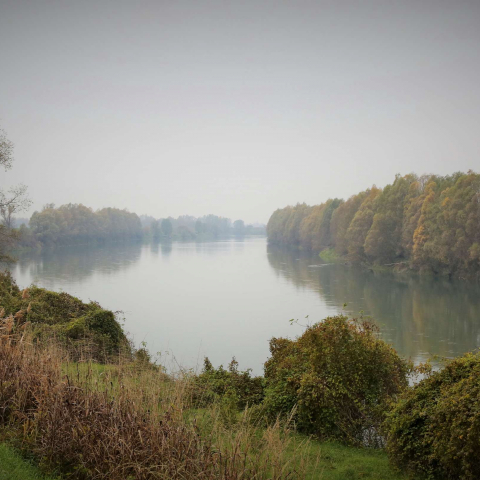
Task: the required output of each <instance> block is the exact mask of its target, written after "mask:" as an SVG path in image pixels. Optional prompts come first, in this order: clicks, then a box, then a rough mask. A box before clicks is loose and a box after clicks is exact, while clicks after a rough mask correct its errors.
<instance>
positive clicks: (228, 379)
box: [192, 358, 263, 409]
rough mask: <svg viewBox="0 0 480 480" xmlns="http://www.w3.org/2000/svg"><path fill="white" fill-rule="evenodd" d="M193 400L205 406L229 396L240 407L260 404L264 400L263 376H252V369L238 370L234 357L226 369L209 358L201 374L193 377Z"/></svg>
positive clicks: (196, 403)
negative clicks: (215, 365)
mask: <svg viewBox="0 0 480 480" xmlns="http://www.w3.org/2000/svg"><path fill="white" fill-rule="evenodd" d="M192 386H193V387H194V390H193V394H194V395H193V400H194V403H195V405H196V406H200V407H202V406H205V405H209V404H211V403H213V402H216V401H219V400H222V399H224V398H225V397H228V399H229V400H232V401H233V403H234V404H235V406H236V407H237V408H239V409H244V408H245V407H246V406H247V405H249V406H252V405H256V404H259V403H260V402H261V401H262V400H263V378H261V377H252V376H251V373H250V370H245V371H240V370H238V362H237V361H236V360H235V359H233V360H232V361H231V362H230V365H229V366H228V369H227V370H226V369H224V368H223V366H222V365H221V366H220V367H219V368H214V367H213V365H212V363H211V362H210V360H209V359H208V358H205V361H204V367H203V370H202V372H201V373H200V375H197V376H196V377H194V379H193V385H192Z"/></svg>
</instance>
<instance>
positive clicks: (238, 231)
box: [140, 215, 266, 240]
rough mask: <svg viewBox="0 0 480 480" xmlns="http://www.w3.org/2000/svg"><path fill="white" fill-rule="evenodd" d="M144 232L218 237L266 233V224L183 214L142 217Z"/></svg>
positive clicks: (186, 238) (190, 236)
mask: <svg viewBox="0 0 480 480" xmlns="http://www.w3.org/2000/svg"><path fill="white" fill-rule="evenodd" d="M140 219H141V221H142V225H143V228H144V232H145V233H146V234H148V235H151V236H152V237H153V238H160V237H162V236H173V237H174V238H179V239H182V240H189V239H193V238H197V237H218V236H222V235H265V234H266V228H265V225H245V222H244V221H243V220H235V221H234V222H233V223H232V221H231V220H230V219H229V218H225V217H218V216H216V215H205V216H203V217H200V218H197V217H192V216H191V215H182V216H180V217H178V218H173V217H168V218H164V219H159V220H156V219H155V218H153V217H150V216H146V215H142V216H141V217H140Z"/></svg>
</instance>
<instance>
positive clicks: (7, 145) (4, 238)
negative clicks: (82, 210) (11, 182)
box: [0, 129, 32, 262]
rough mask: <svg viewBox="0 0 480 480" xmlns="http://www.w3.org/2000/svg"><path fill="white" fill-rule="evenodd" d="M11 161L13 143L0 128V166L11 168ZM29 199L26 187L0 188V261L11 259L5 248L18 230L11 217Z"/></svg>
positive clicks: (12, 242) (15, 237) (24, 206)
mask: <svg viewBox="0 0 480 480" xmlns="http://www.w3.org/2000/svg"><path fill="white" fill-rule="evenodd" d="M12 163H13V143H12V142H11V141H10V140H8V138H7V136H6V134H5V132H4V131H3V130H1V129H0V167H3V168H4V169H5V171H7V170H9V169H10V168H12ZM31 203H32V202H31V201H30V200H29V199H28V197H27V187H26V186H25V185H17V186H16V187H11V188H10V189H9V190H7V191H4V190H3V189H0V216H1V219H2V223H1V224H0V261H3V262H5V261H11V260H12V258H11V257H10V256H9V255H8V254H7V249H8V248H9V247H11V246H12V245H13V244H14V243H15V241H16V239H17V238H18V232H17V231H14V229H13V227H14V224H13V218H14V215H15V214H16V213H18V212H21V211H24V210H27V209H28V208H29V207H30V205H31Z"/></svg>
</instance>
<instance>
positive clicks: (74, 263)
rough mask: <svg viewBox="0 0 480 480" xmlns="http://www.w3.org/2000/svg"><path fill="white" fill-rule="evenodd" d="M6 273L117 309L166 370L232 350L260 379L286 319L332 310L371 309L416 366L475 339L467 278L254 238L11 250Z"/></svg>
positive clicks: (292, 331) (476, 312)
mask: <svg viewBox="0 0 480 480" xmlns="http://www.w3.org/2000/svg"><path fill="white" fill-rule="evenodd" d="M13 274H14V276H15V278H16V279H17V282H18V283H19V285H20V286H21V287H25V286H27V285H29V284H31V283H36V284H37V285H39V286H42V287H46V288H48V289H52V290H56V291H59V290H64V291H66V292H68V293H71V294H73V295H76V296H78V297H79V298H81V299H82V300H87V301H88V300H96V301H98V302H99V303H100V304H101V305H102V306H103V307H105V308H108V309H112V310H123V312H124V315H125V329H126V331H128V332H130V333H131V334H132V335H133V337H134V340H135V342H136V343H137V344H139V343H140V342H142V341H146V342H147V344H148V348H149V349H150V351H151V352H152V353H154V352H161V353H162V355H161V361H162V362H164V363H165V364H166V365H167V366H169V367H171V368H175V367H176V366H178V365H181V366H182V367H187V368H197V367H198V368H200V367H201V365H202V362H203V356H204V355H207V356H208V357H209V358H210V360H211V361H212V363H213V364H214V365H219V364H223V365H225V366H226V365H227V364H228V363H229V361H230V360H231V358H232V356H235V357H236V358H237V360H238V361H239V363H240V367H241V368H252V369H253V372H254V373H255V374H262V373H263V363H264V362H265V360H266V359H267V358H268V355H269V351H268V340H269V339H270V338H272V337H274V336H276V337H285V336H288V337H292V338H293V337H295V336H296V335H299V334H301V333H302V331H303V330H304V327H302V326H301V325H290V322H289V319H291V318H295V319H298V320H299V323H300V324H302V325H305V324H307V323H309V322H310V323H313V322H316V321H319V320H321V319H323V318H325V317H326V316H328V315H335V314H338V313H341V312H342V311H343V312H346V313H348V314H350V315H359V312H361V311H363V314H364V315H372V316H373V317H374V318H375V319H376V320H377V323H378V324H379V325H380V326H381V328H382V336H383V338H385V339H386V340H387V341H388V342H391V343H392V344H393V345H394V347H395V348H396V349H397V350H398V351H399V352H400V353H401V354H402V355H404V356H407V357H411V358H412V359H414V360H415V361H416V362H419V361H424V360H426V359H427V358H429V357H430V356H432V355H441V356H446V357H454V356H458V355H461V354H462V353H464V352H466V351H470V350H473V349H475V348H478V347H479V346H480V301H479V299H478V288H477V287H476V286H475V285H474V286H473V287H472V286H470V285H468V284H467V283H466V282H462V281H445V280H442V279H438V278H426V277H413V276H401V275H393V274H388V273H382V274H380V273H375V274H374V273H372V272H368V271H366V270H362V269H360V268H355V267H350V266H346V265H326V264H323V263H322V262H321V260H320V259H319V258H318V257H316V256H311V255H301V254H299V253H297V252H293V251H285V250H278V249H273V248H269V247H267V243H266V239H265V238H259V237H245V238H229V239H224V240H217V241H210V242H189V243H182V242H173V243H163V244H161V243H160V244H159V243H157V244H116V245H109V246H108V247H89V246H79V247H68V248H58V249H56V250H55V251H51V252H48V251H44V252H42V253H41V254H36V255H34V254H26V255H24V256H22V257H21V258H20V259H19V262H18V263H17V264H16V265H15V267H14V269H13ZM345 303H346V304H347V306H346V307H344V304H345ZM307 315H308V316H309V317H308V319H305V317H306V316H307Z"/></svg>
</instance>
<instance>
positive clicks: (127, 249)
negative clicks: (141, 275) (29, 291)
mask: <svg viewBox="0 0 480 480" xmlns="http://www.w3.org/2000/svg"><path fill="white" fill-rule="evenodd" d="M141 252H142V244H141V243H125V244H123V243H120V244H119V243H116V244H110V245H108V246H102V247H98V246H97V247H92V246H91V245H79V246H70V247H68V248H57V249H55V250H43V251H42V252H29V253H25V254H23V255H21V256H20V257H19V259H18V261H17V263H16V264H15V265H14V274H15V276H16V277H17V278H18V277H20V278H28V279H31V281H32V283H36V282H37V281H38V280H41V284H42V286H44V287H46V288H52V289H54V288H55V286H56V284H57V283H58V282H61V281H62V280H63V281H68V280H70V279H72V278H75V281H77V282H81V281H83V280H86V279H87V278H88V277H91V276H92V275H93V274H94V273H96V272H98V273H101V274H104V275H114V274H116V273H118V272H121V271H124V270H126V269H128V268H129V267H131V266H132V265H134V264H135V263H137V262H138V260H139V259H140V255H141Z"/></svg>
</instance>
